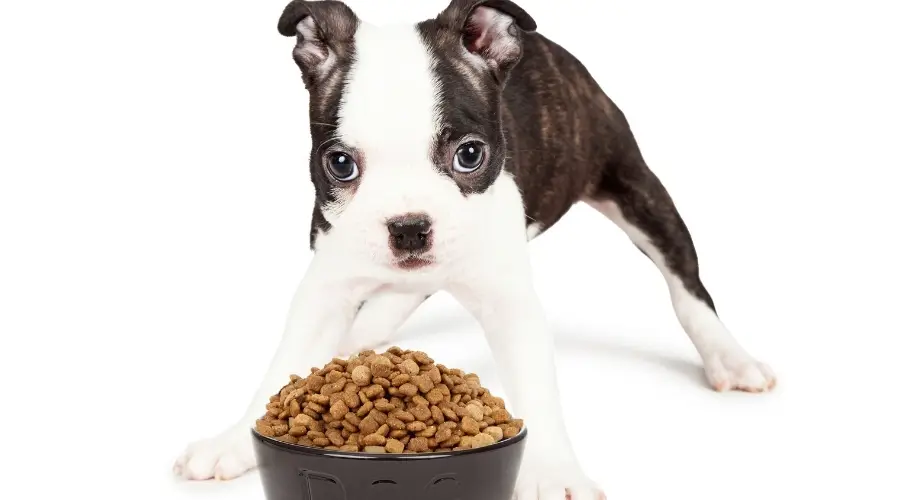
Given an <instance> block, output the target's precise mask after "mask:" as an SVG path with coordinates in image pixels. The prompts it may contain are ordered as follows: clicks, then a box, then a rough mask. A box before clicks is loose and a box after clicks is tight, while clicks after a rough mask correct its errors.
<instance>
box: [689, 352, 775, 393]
mask: <svg viewBox="0 0 900 500" xmlns="http://www.w3.org/2000/svg"><path fill="white" fill-rule="evenodd" d="M704 370H705V371H706V378H707V380H709V383H710V384H711V385H712V386H713V388H714V389H715V390H717V391H719V392H724V391H732V390H736V391H746V392H766V391H768V390H771V389H773V388H774V387H775V384H776V382H777V380H776V377H775V372H773V371H772V368H770V367H769V366H768V365H766V364H765V363H760V362H759V361H756V360H755V359H753V358H752V357H750V356H749V355H748V354H746V353H744V352H739V353H732V352H729V351H723V352H721V353H717V354H713V355H712V356H710V357H709V359H707V360H706V362H705V363H704Z"/></svg>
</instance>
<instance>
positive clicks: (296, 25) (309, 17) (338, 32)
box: [278, 0, 359, 87]
mask: <svg viewBox="0 0 900 500" xmlns="http://www.w3.org/2000/svg"><path fill="white" fill-rule="evenodd" d="M358 27H359V19H358V18H357V17H356V14H355V13H354V12H353V11H352V10H351V9H350V7H347V5H345V4H344V3H343V2H340V1H335V0H320V1H307V0H293V1H292V2H291V3H289V4H288V5H287V6H286V7H285V8H284V11H283V12H282V14H281V17H280V18H279V19H278V32H279V33H281V34H282V35H284V36H289V37H293V36H296V37H297V45H296V47H294V60H295V61H296V62H297V65H298V66H300V70H301V71H302V72H303V79H304V81H305V82H306V84H307V86H308V87H309V86H312V85H315V84H316V83H317V82H318V80H319V79H320V78H322V77H324V76H325V75H327V74H328V72H329V71H330V69H331V68H332V66H333V65H334V64H335V63H336V62H337V61H338V59H339V58H341V57H343V56H345V55H346V54H347V52H348V51H349V50H350V48H351V45H352V43H353V38H354V36H355V35H356V30H357V28H358Z"/></svg>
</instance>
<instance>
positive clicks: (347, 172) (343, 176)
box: [325, 151, 359, 182]
mask: <svg viewBox="0 0 900 500" xmlns="http://www.w3.org/2000/svg"><path fill="white" fill-rule="evenodd" d="M325 165H326V166H327V167H328V171H329V172H331V175H333V176H334V178H335V179H337V180H339V181H341V182H349V181H352V180H353V179H356V177H357V176H359V167H358V166H357V165H356V162H355V161H353V157H351V156H350V155H348V154H347V153H342V152H339V151H336V152H334V153H329V154H328V156H327V157H326V158H325Z"/></svg>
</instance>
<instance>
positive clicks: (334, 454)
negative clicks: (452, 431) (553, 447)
mask: <svg viewBox="0 0 900 500" xmlns="http://www.w3.org/2000/svg"><path fill="white" fill-rule="evenodd" d="M250 432H251V433H252V435H253V437H254V438H255V439H256V440H257V441H260V442H262V443H264V444H266V445H269V446H272V447H275V448H281V449H282V450H285V451H289V452H291V453H296V454H303V455H319V456H322V457H328V458H342V459H350V460H380V461H385V462H390V461H402V460H434V459H437V458H448V457H459V456H465V455H471V454H475V453H487V452H490V451H494V450H499V449H501V448H506V447H508V446H514V445H516V444H518V443H521V442H522V441H524V440H525V438H526V437H527V435H528V428H527V426H525V427H522V430H521V431H519V433H518V434H516V435H515V436H513V437H511V438H507V439H504V440H502V441H500V442H497V443H494V444H492V445H488V446H482V447H481V448H472V449H468V450H458V451H445V452H428V453H366V452H363V451H335V450H326V449H324V448H315V447H310V446H303V445H299V444H291V443H286V442H284V441H279V440H278V439H276V438H274V437H269V436H263V435H262V434H260V433H259V432H258V431H257V430H256V428H255V427H252V428H251V429H250Z"/></svg>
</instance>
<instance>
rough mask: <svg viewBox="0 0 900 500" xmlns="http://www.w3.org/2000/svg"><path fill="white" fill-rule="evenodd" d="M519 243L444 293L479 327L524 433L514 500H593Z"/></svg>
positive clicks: (551, 346)
mask: <svg viewBox="0 0 900 500" xmlns="http://www.w3.org/2000/svg"><path fill="white" fill-rule="evenodd" d="M525 245H526V243H525V242H524V241H522V242H521V244H516V245H515V246H513V247H512V248H511V245H509V243H508V242H507V244H505V245H503V251H502V252H498V254H502V255H498V257H500V259H499V260H495V261H493V262H491V263H489V265H485V266H483V267H481V268H480V271H479V274H480V276H481V279H479V280H474V279H473V280H471V281H470V282H468V283H459V284H456V285H454V286H452V287H451V288H448V290H449V291H450V292H451V293H452V294H453V295H454V296H456V297H457V299H458V300H459V301H460V302H461V303H462V304H463V305H464V306H465V307H466V308H467V309H468V310H469V311H470V312H471V313H472V314H473V315H474V316H475V317H476V318H478V320H479V322H480V323H481V325H482V327H483V328H484V331H485V335H486V336H487V341H488V344H489V345H490V348H491V351H492V353H493V356H494V359H495V362H496V364H497V369H498V370H499V373H500V377H501V383H502V384H503V387H504V389H505V392H506V393H507V397H506V400H507V402H508V403H509V406H510V410H511V413H512V414H513V416H514V417H517V418H522V419H523V420H524V421H525V426H526V428H527V429H528V444H527V445H526V451H525V457H524V461H523V465H522V469H521V472H520V474H519V481H518V485H517V488H516V495H517V497H516V498H517V500H537V499H540V500H566V499H570V500H597V499H599V498H603V493H602V491H601V490H600V489H599V488H598V487H597V486H596V485H594V484H593V483H592V482H591V481H590V479H588V478H587V476H586V475H585V474H584V472H583V471H582V469H581V467H580V465H579V463H578V460H577V459H576V457H575V454H574V451H573V449H572V445H571V442H570V440H569V435H568V432H567V431H566V428H565V424H564V421H563V414H562V408H561V402H560V396H559V389H558V383H557V378H556V364H555V358H554V343H553V337H552V334H551V332H550V329H549V327H548V324H547V319H546V317H545V314H544V311H543V308H542V306H541V303H540V300H539V299H538V296H537V294H536V293H535V290H534V287H533V285H532V282H531V272H530V269H529V262H528V258H527V253H526V252H527V249H526V248H525ZM513 252H514V254H513ZM567 495H568V496H567Z"/></svg>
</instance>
